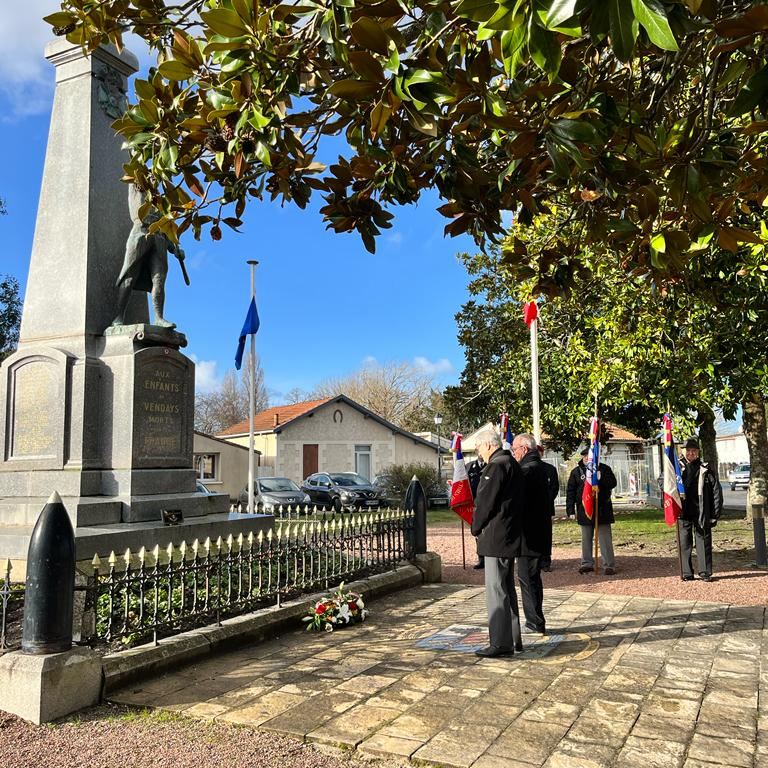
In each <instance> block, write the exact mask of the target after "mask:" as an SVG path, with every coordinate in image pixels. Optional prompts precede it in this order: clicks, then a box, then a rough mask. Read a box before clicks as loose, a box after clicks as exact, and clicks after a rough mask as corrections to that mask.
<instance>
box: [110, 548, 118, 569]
mask: <svg viewBox="0 0 768 768" xmlns="http://www.w3.org/2000/svg"><path fill="white" fill-rule="evenodd" d="M108 562H109V564H110V566H114V565H115V563H117V555H116V554H115V550H114V549H113V550H112V551H111V552H110V553H109V560H108Z"/></svg>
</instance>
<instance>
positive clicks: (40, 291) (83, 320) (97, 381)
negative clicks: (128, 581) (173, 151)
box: [0, 40, 253, 559]
mask: <svg viewBox="0 0 768 768" xmlns="http://www.w3.org/2000/svg"><path fill="white" fill-rule="evenodd" d="M46 58H47V59H48V60H49V61H50V62H51V63H52V64H53V65H54V66H55V67H56V91H55V95H54V103H53V111H52V115H51V127H50V133H49V137H48V148H47V153H46V159H45V170H44V173H43V183H42V190H41V194H40V202H39V208H38V216H37V222H36V227H35V237H34V244H33V249H32V259H31V264H30V270H29V278H28V281H27V291H26V297H25V302H24V310H23V315H22V323H21V338H20V343H19V348H18V350H17V351H16V352H15V353H14V354H13V355H11V356H10V357H9V358H8V359H7V360H5V361H4V363H3V365H2V367H1V368H0V408H2V410H3V417H2V419H0V450H1V451H2V452H1V453H0V558H2V557H11V558H12V559H21V558H23V556H24V554H25V546H26V541H27V540H28V533H29V532H30V531H31V527H32V526H33V525H34V522H35V520H36V519H37V516H38V515H39V513H40V511H41V509H42V508H43V506H44V504H45V499H47V498H48V497H49V496H50V494H51V493H52V491H58V493H59V494H60V495H61V497H62V500H63V502H64V505H65V507H66V509H67V511H68V513H69V515H70V517H71V518H72V522H73V525H74V527H75V532H76V537H77V542H78V558H80V557H81V556H88V548H87V547H86V546H85V545H84V542H85V541H88V542H90V544H89V546H91V548H92V549H93V551H98V552H99V553H103V552H105V551H107V552H108V550H109V549H110V548H114V549H116V550H118V551H119V548H120V547H121V546H122V548H125V547H127V546H130V547H133V548H137V547H139V546H147V547H150V546H153V545H154V544H155V543H162V544H167V543H168V541H169V540H170V539H172V538H175V539H177V540H180V539H181V538H187V539H188V540H190V541H191V540H192V538H194V537H196V536H199V537H205V535H213V534H215V535H218V534H226V533H227V532H230V531H233V530H234V532H235V533H237V531H238V529H240V530H242V525H233V524H229V525H228V527H226V528H224V527H221V526H223V524H224V522H225V521H224V519H223V518H227V514H226V513H227V510H228V498H227V497H226V496H225V495H224V494H214V495H212V496H204V495H202V494H199V493H197V492H196V490H195V472H194V470H193V468H192V441H193V422H194V364H193V363H192V361H191V360H190V359H189V358H187V357H186V356H185V355H183V354H182V353H181V352H180V347H184V346H186V339H185V337H184V336H183V334H180V333H177V332H176V331H173V330H170V329H167V328H160V327H157V326H154V325H149V319H148V311H147V298H146V294H145V293H141V292H134V293H133V295H132V297H131V299H130V304H129V305H128V308H127V310H126V313H125V317H124V325H121V326H119V327H110V323H111V322H112V320H113V318H114V317H115V310H116V305H117V287H116V281H117V278H118V275H119V274H120V271H121V267H122V264H123V257H124V254H125V249H126V238H127V236H128V233H129V231H130V229H131V219H130V215H129V209H128V186H127V185H126V184H125V183H124V182H122V181H121V176H122V165H123V163H124V162H125V160H126V154H125V152H124V151H123V150H122V148H121V143H122V142H121V139H120V137H119V136H117V135H116V134H115V132H114V130H113V128H112V127H111V126H112V123H113V121H114V120H115V119H116V118H118V117H119V116H120V115H121V114H122V113H123V110H124V108H125V94H126V88H127V78H128V77H129V76H130V75H131V74H133V73H134V72H136V71H137V66H138V63H137V60H136V57H135V56H133V54H131V53H129V52H127V51H123V52H121V53H118V51H117V50H116V49H114V48H112V47H106V48H99V49H98V50H96V51H94V52H93V53H92V54H91V55H89V56H87V55H84V54H83V51H82V49H81V48H80V47H79V46H77V45H73V44H71V43H68V42H66V41H63V40H61V41H56V42H53V43H51V44H50V45H49V46H48V48H47V49H46ZM162 510H172V511H174V512H181V513H182V514H181V515H178V514H177V515H176V517H183V525H182V526H179V527H178V529H176V530H175V532H174V533H173V534H170V533H169V531H171V529H166V531H165V533H163V534H162V536H161V535H160V533H161V532H162V522H161V517H162V515H161V512H162ZM242 523H243V524H246V523H247V524H249V525H250V528H253V520H249V521H242ZM217 525H219V527H218V528H217ZM158 527H159V528H160V531H158V530H157V529H158ZM185 528H186V530H185ZM97 540H98V541H97Z"/></svg>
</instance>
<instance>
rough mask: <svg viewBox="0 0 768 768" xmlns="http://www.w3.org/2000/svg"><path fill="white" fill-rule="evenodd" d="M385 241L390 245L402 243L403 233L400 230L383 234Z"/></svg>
mask: <svg viewBox="0 0 768 768" xmlns="http://www.w3.org/2000/svg"><path fill="white" fill-rule="evenodd" d="M385 238H386V241H387V242H388V243H391V244H392V245H402V243H403V233H402V232H397V231H395V232H392V233H390V234H388V235H385Z"/></svg>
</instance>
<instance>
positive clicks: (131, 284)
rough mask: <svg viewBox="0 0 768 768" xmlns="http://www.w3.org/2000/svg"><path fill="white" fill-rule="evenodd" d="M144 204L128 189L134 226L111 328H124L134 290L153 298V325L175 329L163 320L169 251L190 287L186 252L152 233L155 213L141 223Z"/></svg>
mask: <svg viewBox="0 0 768 768" xmlns="http://www.w3.org/2000/svg"><path fill="white" fill-rule="evenodd" d="M143 204H144V195H143V193H142V192H141V190H140V189H139V188H138V187H137V186H136V185H134V184H131V185H130V187H129V190H128V210H129V211H130V214H131V220H132V221H133V227H131V232H130V234H129V235H128V241H127V242H126V244H125V260H124V261H123V268H122V270H121V271H120V276H119V277H118V278H117V282H116V285H117V287H118V295H117V315H116V316H115V319H114V320H113V321H112V325H125V309H126V307H127V306H128V301H129V300H130V298H131V292H132V291H146V292H147V293H150V294H151V296H152V308H153V310H154V325H158V326H160V327H162V328H175V327H176V324H175V323H171V322H170V321H168V320H166V319H165V318H164V317H163V309H164V307H165V278H166V276H167V275H168V251H170V252H171V253H172V254H174V256H176V258H177V259H178V260H179V264H180V265H181V271H182V273H183V275H184V282H185V283H186V284H187V285H189V276H188V275H187V270H186V269H185V267H184V251H183V250H182V249H181V247H180V246H178V245H176V244H175V243H173V242H171V240H169V239H168V237H167V236H166V235H165V234H163V233H162V232H153V233H150V231H149V227H150V225H151V224H152V223H153V222H155V221H157V220H158V218H159V216H158V214H157V213H156V212H150V213H149V214H148V215H147V216H145V217H144V219H143V220H142V219H141V218H140V217H139V209H140V208H141V206H142V205H143Z"/></svg>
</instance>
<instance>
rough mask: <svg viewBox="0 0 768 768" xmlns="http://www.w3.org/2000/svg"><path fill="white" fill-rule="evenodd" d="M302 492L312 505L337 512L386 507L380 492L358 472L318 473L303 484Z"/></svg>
mask: <svg viewBox="0 0 768 768" xmlns="http://www.w3.org/2000/svg"><path fill="white" fill-rule="evenodd" d="M301 490H302V491H304V493H306V494H307V495H308V496H309V498H310V499H311V500H312V504H314V505H316V506H318V507H325V508H326V509H333V510H335V511H336V512H341V511H342V510H343V509H378V508H379V507H383V506H386V501H385V500H384V497H383V496H382V495H381V493H380V492H379V490H378V489H377V488H375V487H374V486H373V485H371V483H369V482H368V480H366V479H365V478H364V477H363V476H362V475H358V474H357V473H356V472H318V473H316V474H314V475H310V476H309V477H308V478H307V479H306V480H305V481H304V482H303V483H302V484H301Z"/></svg>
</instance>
